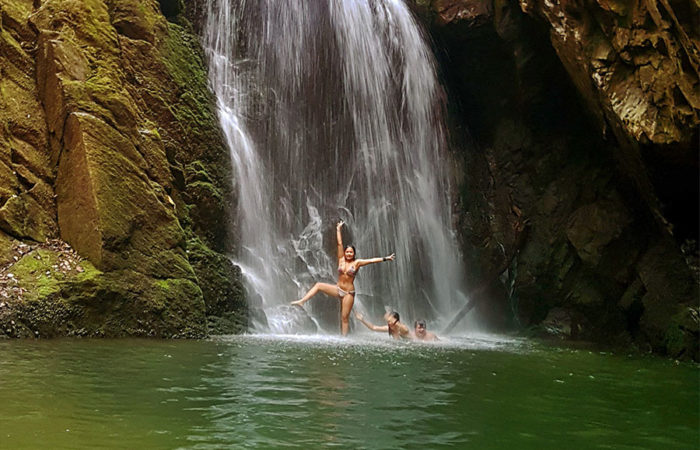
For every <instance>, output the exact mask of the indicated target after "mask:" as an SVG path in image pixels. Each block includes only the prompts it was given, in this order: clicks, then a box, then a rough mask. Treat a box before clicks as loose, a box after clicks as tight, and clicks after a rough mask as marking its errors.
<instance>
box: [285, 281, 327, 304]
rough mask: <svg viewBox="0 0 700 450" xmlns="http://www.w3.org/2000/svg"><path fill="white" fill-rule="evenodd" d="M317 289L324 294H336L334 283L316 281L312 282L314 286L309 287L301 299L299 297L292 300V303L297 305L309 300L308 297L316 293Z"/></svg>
mask: <svg viewBox="0 0 700 450" xmlns="http://www.w3.org/2000/svg"><path fill="white" fill-rule="evenodd" d="M319 291H321V292H323V293H324V294H326V295H330V296H331V297H337V296H338V286H336V285H335V284H328V283H316V284H314V287H312V288H311V289H309V292H307V293H306V295H304V296H303V297H302V298H301V299H299V300H297V301H295V302H292V305H297V306H301V305H303V304H304V303H306V302H307V301H309V299H310V298H311V297H313V296H314V295H316V294H318V292H319Z"/></svg>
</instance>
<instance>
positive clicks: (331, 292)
mask: <svg viewBox="0 0 700 450" xmlns="http://www.w3.org/2000/svg"><path fill="white" fill-rule="evenodd" d="M342 227H343V221H342V220H341V221H340V222H338V224H337V225H336V227H335V229H336V236H337V239H338V284H330V283H316V284H315V285H314V287H312V288H311V289H310V290H309V292H307V293H306V295H304V296H303V297H302V298H301V299H299V300H297V301H294V302H292V305H297V306H302V305H303V304H304V303H306V302H307V301H309V299H310V298H311V297H313V296H314V295H316V294H318V293H319V292H323V293H324V294H326V295H328V296H331V297H336V298H338V299H340V331H341V333H342V334H343V336H345V335H347V334H348V330H349V324H348V320H349V319H350V311H352V305H353V304H354V303H355V276H357V271H358V270H360V267H362V266H366V265H367V264H374V263H380V262H383V261H393V260H394V257H395V256H394V254H393V253H392V254H391V255H389V256H384V257H383V258H371V259H356V258H355V247H353V246H352V245H348V246H346V247H343V236H342V233H341V231H340V229H341V228H342Z"/></svg>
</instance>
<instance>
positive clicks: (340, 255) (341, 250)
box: [335, 220, 345, 259]
mask: <svg viewBox="0 0 700 450" xmlns="http://www.w3.org/2000/svg"><path fill="white" fill-rule="evenodd" d="M341 228H343V221H342V220H341V221H340V222H338V224H337V225H336V226H335V234H336V238H337V239H338V259H342V258H343V253H344V252H345V249H344V248H343V233H341V231H340V229H341Z"/></svg>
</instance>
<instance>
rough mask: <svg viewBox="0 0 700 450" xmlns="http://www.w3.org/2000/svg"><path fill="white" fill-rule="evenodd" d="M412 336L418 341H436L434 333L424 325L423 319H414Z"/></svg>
mask: <svg viewBox="0 0 700 450" xmlns="http://www.w3.org/2000/svg"><path fill="white" fill-rule="evenodd" d="M413 328H414V329H413V337H414V339H417V340H419V341H438V340H439V339H438V337H437V336H435V333H431V332H430V331H428V329H427V328H426V326H425V320H416V322H415V323H414V324H413Z"/></svg>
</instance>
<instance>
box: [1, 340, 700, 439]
mask: <svg viewBox="0 0 700 450" xmlns="http://www.w3.org/2000/svg"><path fill="white" fill-rule="evenodd" d="M0 355H2V358H1V359H0V399H2V401H1V402H0V448H37V447H45V446H46V445H48V443H50V446H51V447H52V448H135V447H147V448H222V447H256V448H260V447H264V448H269V447H281V446H292V447H330V446H337V447H343V448H348V447H349V448H399V447H401V448H413V447H426V448H439V447H448V446H457V447H473V448H480V449H481V448H507V447H511V448H542V447H548V448H558V447H559V446H560V445H561V444H562V443H567V444H568V446H569V447H570V448H594V447H606V448H695V447H697V444H698V442H699V441H698V439H700V435H699V432H698V420H699V415H698V394H699V387H698V369H697V367H695V366H691V365H685V364H680V365H675V364H674V363H673V362H670V361H666V360H660V359H651V358H649V359H640V358H632V357H627V356H618V355H610V354H599V353H596V352H589V351H582V350H568V349H567V350H562V349H551V348H543V347H541V346H537V345H534V344H532V343H529V342H527V341H520V340H510V339H503V338H494V337H491V336H470V337H461V338H452V339H449V340H446V341H441V342H439V343H437V344H432V343H430V344H419V343H412V342H394V341H391V340H389V338H388V337H386V336H383V335H378V334H374V335H370V334H367V335H362V336H360V337H356V338H353V339H341V338H336V337H324V336H284V337H281V336H272V335H269V336H264V335H263V336H260V335H258V336H235V337H234V336H231V337H218V338H215V339H211V340H209V341H195V342H191V341H186V342H172V341H145V340H117V341H109V340H101V341H96V340H57V341H12V342H0Z"/></svg>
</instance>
